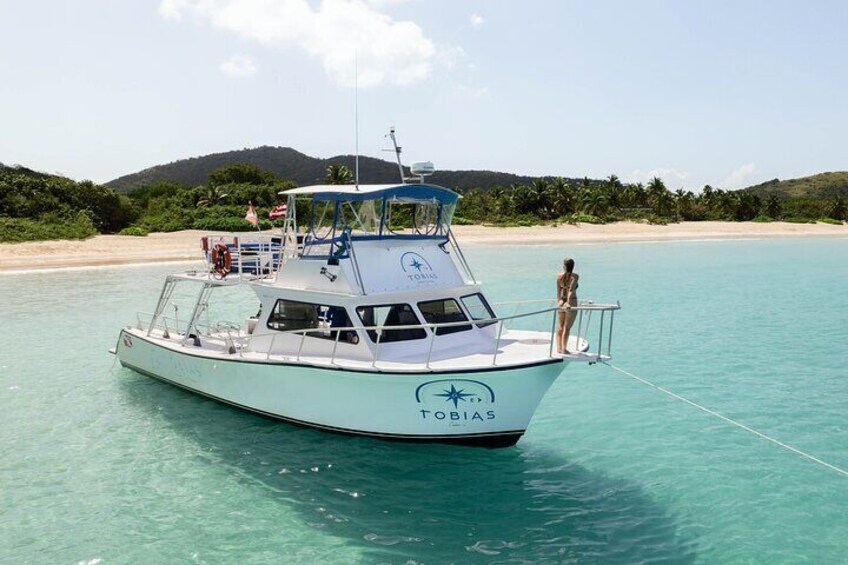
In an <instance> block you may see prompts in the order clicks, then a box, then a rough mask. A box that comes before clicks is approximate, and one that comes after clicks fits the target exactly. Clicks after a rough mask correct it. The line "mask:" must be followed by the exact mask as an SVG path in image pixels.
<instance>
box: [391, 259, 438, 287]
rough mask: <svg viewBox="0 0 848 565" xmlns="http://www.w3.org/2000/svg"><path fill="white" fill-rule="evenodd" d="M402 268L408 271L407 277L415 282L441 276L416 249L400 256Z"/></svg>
mask: <svg viewBox="0 0 848 565" xmlns="http://www.w3.org/2000/svg"><path fill="white" fill-rule="evenodd" d="M400 268H401V269H403V272H404V273H406V277H407V278H408V279H409V280H411V281H415V282H419V283H420V282H424V281H431V280H435V279H438V278H439V276H438V275H437V274H436V273H434V272H433V267H431V266H430V263H429V262H428V261H427V259H425V258H424V257H422V256H421V255H419V254H418V253H415V252H414V251H407V252H406V253H404V254H403V255H401V256H400Z"/></svg>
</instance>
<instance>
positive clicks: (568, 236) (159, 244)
mask: <svg viewBox="0 0 848 565" xmlns="http://www.w3.org/2000/svg"><path fill="white" fill-rule="evenodd" d="M454 232H455V234H456V236H457V238H458V240H459V241H460V244H462V245H467V246H468V245H520V244H525V245H543V244H568V243H593V242H633V241H672V240H699V239H744V238H756V239H759V238H773V237H815V236H819V237H839V236H843V237H848V225H842V226H835V225H830V224H791V223H784V222H772V223H754V222H682V223H679V224H671V225H667V226H652V225H647V224H640V223H634V222H618V223H615V224H606V225H591V224H580V225H576V226H574V225H560V226H557V227H553V226H534V227H522V228H497V227H490V226H454ZM202 235H206V232H201V231H195V230H186V231H180V232H173V233H153V234H150V235H148V236H147V237H133V236H121V235H98V236H95V237H92V238H90V239H87V240H84V241H37V242H27V243H0V272H15V271H22V270H26V271H29V270H38V269H59V268H79V267H97V266H109V265H131V264H144V263H161V262H172V261H190V260H193V259H199V258H200V257H201V250H200V237H201V236H202Z"/></svg>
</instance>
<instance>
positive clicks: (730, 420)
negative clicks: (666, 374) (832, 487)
mask: <svg viewBox="0 0 848 565" xmlns="http://www.w3.org/2000/svg"><path fill="white" fill-rule="evenodd" d="M602 363H603V364H604V365H606V366H608V367H609V368H611V369H615V370H616V371H618V372H619V373H621V374H623V375H627V376H628V377H631V378H633V379H636V380H637V381H639V382H640V383H642V384H644V385H647V386H649V387H651V388H654V389H656V390H658V391H660V392H662V393H664V394H667V395H668V396H670V397H672V398H675V399H677V400H682V401H683V402H685V403H686V404H689V405H690V406H694V407H695V408H697V409H698V410H701V411H703V412H706V413H707V414H709V415H710V416H715V417H716V418H718V419H720V420H724V421H725V422H727V423H728V424H732V425H734V426H736V427H737V428H742V429H743V430H745V431H746V432H750V433H752V434H754V435H755V436H758V437H760V438H762V439H764V440H766V441H769V442H771V443H773V444H775V445H777V446H778V447H782V448H783V449H786V450H789V451H791V452H793V453H795V454H797V455H800V456H801V457H804V458H806V459H809V460H810V461H812V462H814V463H818V464H819V465H821V466H823V467H827V468H828V469H830V470H831V471H836V472H837V473H839V474H840V475H843V476H845V477H848V471H846V470H845V469H842V468H840V467H837V466H836V465H831V464H830V463H828V462H827V461H822V460H821V459H819V458H818V457H815V456H814V455H810V454H809V453H805V452H803V451H801V450H800V449H798V448H797V447H792V446H791V445H788V444H786V443H783V442H782V441H780V440H778V439H775V438H773V437H771V436H769V435H766V434H764V433H763V432H760V431H757V430H755V429H754V428H752V427H750V426H746V425H745V424H743V423H742V422H737V421H736V420H734V419H733V418H728V417H727V416H725V415H724V414H719V413H718V412H716V411H715V410H710V409H709V408H707V407H706V406H701V405H700V404H698V403H697V402H693V401H691V400H689V399H688V398H684V397H682V396H680V395H679V394H677V393H674V392H671V391H670V390H668V389H666V388H663V387H661V386H659V385H656V384H654V383H652V382H650V381H648V380H645V379H643V378H642V377H639V376H637V375H634V374H633V373H631V372H629V371H625V370H624V369H622V368H621V367H616V366H615V365H613V364H612V363H608V362H606V361H602Z"/></svg>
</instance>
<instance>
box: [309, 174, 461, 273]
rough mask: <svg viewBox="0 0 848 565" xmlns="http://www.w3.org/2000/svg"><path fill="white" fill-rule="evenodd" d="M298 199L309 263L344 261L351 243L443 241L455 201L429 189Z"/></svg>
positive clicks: (440, 190) (411, 187)
mask: <svg viewBox="0 0 848 565" xmlns="http://www.w3.org/2000/svg"><path fill="white" fill-rule="evenodd" d="M301 194H304V196H305V195H306V194H309V199H310V202H309V210H308V211H309V215H308V227H307V229H306V238H305V241H304V253H303V255H304V257H314V258H319V257H321V258H327V257H331V256H336V257H338V258H343V257H346V256H347V252H348V244H349V243H350V242H351V241H353V240H369V239H372V240H373V239H395V238H409V239H429V238H432V239H446V238H447V237H448V232H449V230H450V224H451V220H452V219H453V215H454V211H455V210H456V202H457V199H458V195H457V194H456V193H454V192H452V191H449V190H447V189H443V188H441V187H431V186H428V185H400V186H398V187H391V188H388V189H385V190H379V191H377V190H374V191H370V192H368V191H363V192H355V191H351V190H350V188H349V187H348V188H347V190H341V189H340V190H339V191H338V192H330V191H322V192H315V193H301Z"/></svg>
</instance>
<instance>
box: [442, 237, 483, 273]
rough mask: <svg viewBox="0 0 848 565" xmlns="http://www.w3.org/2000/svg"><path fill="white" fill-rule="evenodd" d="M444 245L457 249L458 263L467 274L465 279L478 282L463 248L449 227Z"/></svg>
mask: <svg viewBox="0 0 848 565" xmlns="http://www.w3.org/2000/svg"><path fill="white" fill-rule="evenodd" d="M444 245H450V247H451V249H452V250H454V251H455V255H456V263H457V264H458V267H459V268H460V269H462V271H463V273H464V274H465V277H464V278H465V281H466V282H468V283H470V284H476V283H477V279H475V278H474V273H472V272H471V267H470V266H469V265H468V261H466V260H465V254H463V253H462V248H461V247H460V246H459V243H457V241H456V236H455V235H454V234H453V230H452V229H448V238H447V241H445V244H444Z"/></svg>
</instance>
